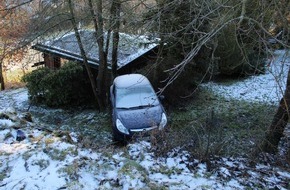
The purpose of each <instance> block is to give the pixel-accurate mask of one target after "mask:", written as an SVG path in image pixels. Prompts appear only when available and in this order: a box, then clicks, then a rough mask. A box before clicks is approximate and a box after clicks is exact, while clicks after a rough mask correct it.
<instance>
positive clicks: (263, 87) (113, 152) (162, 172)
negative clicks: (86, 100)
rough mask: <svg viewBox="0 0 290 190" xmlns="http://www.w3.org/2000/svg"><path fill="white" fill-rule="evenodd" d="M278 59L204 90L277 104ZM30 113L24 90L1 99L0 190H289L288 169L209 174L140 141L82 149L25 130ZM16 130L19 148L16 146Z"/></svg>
mask: <svg viewBox="0 0 290 190" xmlns="http://www.w3.org/2000/svg"><path fill="white" fill-rule="evenodd" d="M283 55H284V54H283V52H282V51H280V52H277V54H276V57H275V60H273V64H272V66H271V67H270V68H271V70H270V71H269V72H267V73H266V74H265V75H261V76H257V77H252V78H249V79H246V80H244V81H243V82H238V83H235V84H232V85H221V84H219V85H217V84H214V83H211V84H207V85H205V87H206V88H211V89H213V90H214V92H216V93H218V94H221V95H224V96H225V97H226V98H237V99H244V100H247V101H263V102H264V101H265V102H269V103H277V102H278V99H279V98H280V97H281V93H279V92H280V90H277V89H276V87H277V86H281V88H282V92H283V90H284V89H283V88H284V85H285V76H286V75H285V74H286V73H287V69H285V68H284V69H283V72H280V71H279V68H280V70H281V66H284V67H288V62H287V61H289V59H283ZM282 60H284V61H283V64H282V63H281V61H282ZM285 60H286V61H285ZM284 71H285V72H284ZM273 73H276V74H277V73H281V75H280V76H282V77H281V79H280V78H279V79H278V77H274V76H273ZM253 81H255V82H253ZM276 81H279V84H280V85H277V83H276ZM277 92H278V93H277ZM261 97H262V98H261ZM28 106H29V104H28V96H27V90H26V89H25V88H20V89H15V90H7V91H3V92H0V160H1V162H0V189H7V190H11V189H15V190H20V189H21V190H22V189H25V190H34V189H35V190H36V189H47V190H51V189H55V190H56V189H88V190H90V189H124V190H127V189H179V190H183V189H184V190H185V189H290V171H289V168H288V169H287V168H278V167H274V166H271V165H269V164H267V163H262V162H261V163H258V162H256V163H253V162H249V161H248V160H247V159H244V158H219V159H216V160H215V161H213V163H212V166H213V168H214V169H211V170H209V168H207V165H206V164H205V163H202V162H200V161H199V160H196V159H194V158H193V157H192V156H191V155H190V153H189V152H186V151H182V150H179V149H174V150H172V151H171V152H169V153H168V154H167V155H166V156H162V157H157V156H156V155H154V150H153V149H154V147H153V146H152V145H151V144H150V142H149V141H146V139H143V140H140V141H137V142H134V143H130V144H128V145H127V146H125V147H119V146H115V145H109V144H106V145H104V146H103V147H101V148H97V149H90V148H84V147H83V146H81V145H80V144H79V142H78V136H77V134H76V133H62V134H59V133H56V132H50V131H47V130H45V128H44V127H43V124H42V123H40V122H39V121H38V120H35V119H34V118H33V117H34V116H33V115H32V120H33V122H30V117H29V114H28V113H26V109H27V108H28ZM18 130H21V131H22V132H24V134H25V139H24V140H21V141H20V140H19V139H17V132H19V131H18Z"/></svg>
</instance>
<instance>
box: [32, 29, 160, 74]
mask: <svg viewBox="0 0 290 190" xmlns="http://www.w3.org/2000/svg"><path fill="white" fill-rule="evenodd" d="M80 36H81V40H82V43H83V45H84V49H85V52H86V55H87V58H88V62H89V64H91V65H92V66H96V67H98V65H99V55H98V45H97V43H96V39H95V34H94V31H93V30H81V31H80ZM157 46H158V44H157V43H156V40H155V41H153V40H149V39H148V37H146V36H137V35H129V34H124V33H120V37H119V46H118V63H117V64H118V68H117V69H120V68H122V67H124V66H126V65H128V64H129V63H131V62H132V61H134V60H136V59H137V58H139V57H140V56H142V55H145V54H146V53H148V52H150V51H151V50H153V49H155V48H156V47H157ZM32 48H33V49H35V50H38V51H41V52H45V53H50V54H54V55H57V56H59V57H62V58H65V59H69V60H76V61H83V58H82V56H81V53H80V49H79V46H78V43H77V39H76V36H75V33H74V32H70V33H67V34H65V35H62V36H60V37H57V38H53V39H49V40H44V41H41V42H38V43H37V44H35V45H34V46H32ZM111 52H112V42H110V45H109V55H108V68H109V69H111Z"/></svg>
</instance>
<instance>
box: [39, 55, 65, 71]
mask: <svg viewBox="0 0 290 190" xmlns="http://www.w3.org/2000/svg"><path fill="white" fill-rule="evenodd" d="M43 58H44V65H45V66H46V67H48V68H51V69H59V68H60V66H61V61H60V57H57V56H54V55H51V54H47V53H44V55H43Z"/></svg>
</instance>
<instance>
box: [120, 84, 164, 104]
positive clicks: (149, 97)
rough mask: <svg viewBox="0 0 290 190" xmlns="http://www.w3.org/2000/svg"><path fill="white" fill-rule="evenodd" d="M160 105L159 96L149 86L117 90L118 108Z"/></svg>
mask: <svg viewBox="0 0 290 190" xmlns="http://www.w3.org/2000/svg"><path fill="white" fill-rule="evenodd" d="M158 104H159V102H158V99H157V96H156V94H155V92H154V90H153V89H152V87H151V86H149V85H142V86H132V87H127V88H116V108H136V107H151V106H155V105H158Z"/></svg>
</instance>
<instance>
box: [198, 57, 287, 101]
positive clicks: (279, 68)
mask: <svg viewBox="0 0 290 190" xmlns="http://www.w3.org/2000/svg"><path fill="white" fill-rule="evenodd" d="M289 66H290V57H289V52H288V51H276V52H275V57H274V58H273V60H272V62H271V64H270V65H269V67H268V68H267V72H266V74H261V75H258V76H252V77H249V78H247V79H245V80H243V81H240V82H236V83H235V84H231V85H226V84H218V83H214V82H209V83H206V84H203V85H202V87H205V88H208V89H211V90H212V91H213V92H214V93H216V94H218V95H221V96H224V97H225V98H226V99H232V98H233V99H238V100H246V101H253V102H263V103H270V104H277V103H278V102H279V101H280V99H281V98H282V96H283V93H284V90H285V86H286V79H287V73H288V69H289Z"/></svg>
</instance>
